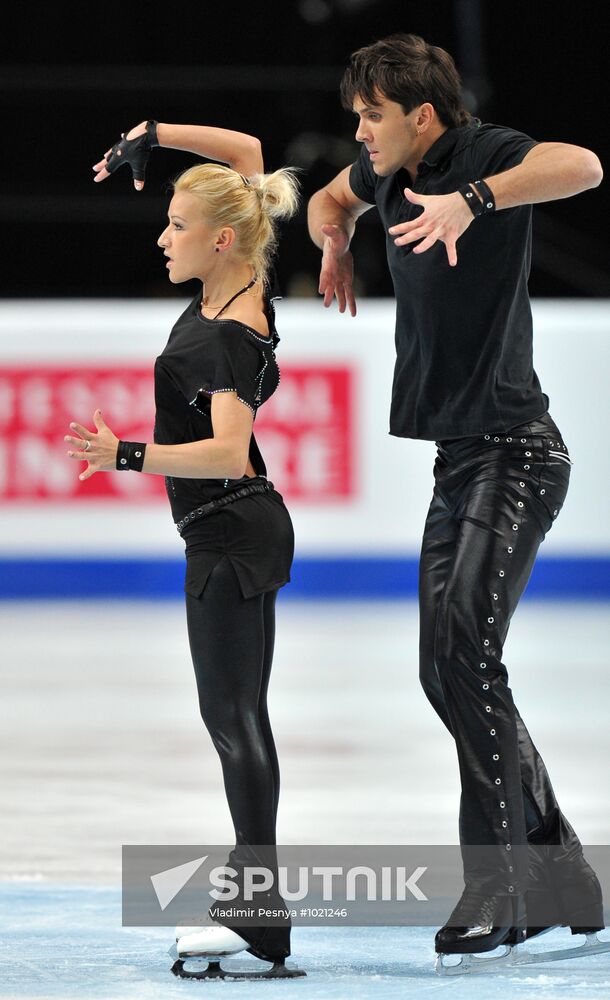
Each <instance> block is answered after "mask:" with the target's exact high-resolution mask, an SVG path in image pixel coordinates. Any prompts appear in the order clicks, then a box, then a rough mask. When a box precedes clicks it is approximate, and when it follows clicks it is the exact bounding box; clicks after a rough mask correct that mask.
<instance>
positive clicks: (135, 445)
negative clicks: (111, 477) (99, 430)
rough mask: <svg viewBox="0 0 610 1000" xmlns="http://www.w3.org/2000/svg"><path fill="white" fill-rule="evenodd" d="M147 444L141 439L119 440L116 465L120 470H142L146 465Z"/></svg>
mask: <svg viewBox="0 0 610 1000" xmlns="http://www.w3.org/2000/svg"><path fill="white" fill-rule="evenodd" d="M145 454H146V445H145V444H142V442H140V441H119V447H118V448H117V453H116V467H117V469H119V471H120V472H127V470H128V469H131V470H132V472H141V471H142V466H143V465H144V455H145Z"/></svg>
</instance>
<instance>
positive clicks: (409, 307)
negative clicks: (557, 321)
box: [350, 119, 549, 441]
mask: <svg viewBox="0 0 610 1000" xmlns="http://www.w3.org/2000/svg"><path fill="white" fill-rule="evenodd" d="M535 145H536V142H535V140H534V139H531V138H530V137H529V136H527V135H524V134H523V133H522V132H514V131H513V130H512V129H508V128H502V127H500V126H498V125H481V124H480V123H479V122H478V120H477V119H473V120H472V121H471V123H469V124H468V125H463V126H461V127H460V128H452V129H448V130H447V131H446V132H444V133H443V134H442V135H441V136H440V138H439V139H437V141H436V142H435V143H434V145H433V146H431V147H430V149H429V150H428V152H427V153H426V155H425V157H424V158H423V160H422V162H421V163H420V164H419V167H418V172H417V177H416V178H415V181H414V183H411V178H410V177H409V174H408V173H407V171H405V170H399V171H398V172H397V173H395V174H391V175H390V176H389V177H378V176H377V175H376V174H375V172H374V170H373V168H372V165H371V161H370V159H369V156H368V153H367V151H366V148H365V147H363V148H362V152H361V155H360V159H359V160H357V161H356V163H354V165H353V166H352V168H351V172H350V186H351V188H352V190H353V191H354V193H355V194H356V196H357V197H358V198H361V199H362V200H363V201H366V202H369V204H371V205H373V204H375V205H377V208H378V210H379V214H380V216H381V221H382V223H383V226H384V228H385V230H386V251H387V257H388V264H389V267H390V272H391V275H392V280H393V282H394V290H395V295H396V337H395V341H396V354H397V358H396V367H395V369H394V384H393V387H392V406H391V411H390V434H394V435H396V436H397V437H411V438H423V439H426V440H432V441H434V440H437V441H438V440H442V439H444V438H452V437H462V436H468V435H475V434H482V433H487V432H489V431H505V430H509V428H511V427H515V426H516V425H517V424H522V423H525V422H526V421H527V420H532V419H533V418H534V417H537V416H539V415H540V414H542V413H545V412H546V411H547V409H548V403H549V401H548V397H547V396H546V395H544V393H543V392H542V391H541V388H540V383H539V381H538V377H537V375H536V373H535V371H534V369H533V365H532V315H531V310H530V303H529V296H528V292H527V280H528V277H529V271H530V260H531V241H532V209H531V206H530V205H524V206H520V207H518V208H510V209H503V210H502V211H498V212H494V213H491V214H490V215H483V216H480V217H479V218H478V219H474V220H473V222H472V224H471V225H470V226H469V227H468V229H467V230H466V232H465V233H464V234H463V235H462V236H461V237H460V239H459V240H458V243H457V254H458V262H457V265H456V266H455V267H450V266H449V263H448V261H447V250H446V247H445V245H444V243H441V242H440V241H439V242H438V243H436V244H435V245H434V246H433V247H431V249H430V250H427V251H425V253H422V254H414V253H413V252H412V248H413V244H410V245H407V246H402V247H397V246H396V245H395V243H394V239H393V237H391V236H390V235H389V233H388V232H387V230H388V228H389V226H392V225H394V224H396V223H397V222H405V221H406V220H408V219H412V218H416V217H417V215H419V214H420V213H421V211H422V209H421V207H420V206H419V205H412V204H411V203H410V202H408V201H407V200H406V199H405V197H404V194H403V192H404V188H405V187H411V188H412V189H413V190H414V191H416V192H417V193H419V194H448V193H450V192H452V191H456V190H457V189H458V188H459V187H461V186H462V185H463V184H466V183H468V181H474V180H478V179H479V178H485V177H491V176H493V175H494V174H499V173H501V172H502V171H503V170H508V169H509V168H510V167H514V166H516V165H517V164H518V163H520V162H521V160H522V159H523V157H524V156H525V154H526V153H527V152H528V151H529V150H530V149H532V147H533V146H535Z"/></svg>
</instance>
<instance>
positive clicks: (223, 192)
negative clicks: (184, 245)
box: [173, 163, 299, 281]
mask: <svg viewBox="0 0 610 1000" xmlns="http://www.w3.org/2000/svg"><path fill="white" fill-rule="evenodd" d="M173 187H174V191H186V192H188V194H192V195H195V197H196V198H198V199H199V202H200V204H201V211H202V214H203V216H204V217H205V220H206V222H208V223H209V225H211V226H212V227H214V228H216V227H218V228H219V229H221V228H222V227H223V226H231V228H232V229H234V230H235V244H234V245H235V253H236V254H237V256H238V257H239V259H240V260H243V261H246V262H247V263H248V264H251V265H252V267H253V268H254V273H255V275H256V276H257V278H258V279H259V280H261V281H264V280H265V279H266V277H267V273H268V271H269V266H270V263H271V258H272V255H273V251H274V250H275V247H276V244H277V235H276V231H275V222H276V221H277V220H279V219H289V218H290V216H291V215H294V213H295V211H296V209H297V206H298V201H299V186H298V181H297V179H296V176H295V174H294V172H293V170H292V169H291V168H290V167H282V168H281V170H275V171H274V172H273V173H271V174H254V176H252V177H250V178H245V177H243V176H242V174H238V173H237V171H236V170H232V169H231V168H230V167H225V166H222V165H220V164H217V163H200V164H197V165H196V166H194V167H189V169H188V170H185V171H184V173H182V174H180V176H179V177H177V178H176V180H175V181H174V184H173Z"/></svg>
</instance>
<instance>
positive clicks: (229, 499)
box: [176, 480, 275, 535]
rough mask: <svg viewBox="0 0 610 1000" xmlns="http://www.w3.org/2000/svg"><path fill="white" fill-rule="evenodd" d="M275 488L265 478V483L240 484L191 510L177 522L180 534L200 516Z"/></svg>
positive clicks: (205, 515) (214, 512) (206, 515)
mask: <svg viewBox="0 0 610 1000" xmlns="http://www.w3.org/2000/svg"><path fill="white" fill-rule="evenodd" d="M273 489H275V487H274V485H273V483H271V482H269V480H265V482H264V483H248V484H247V485H246V486H240V487H239V489H237V490H232V491H231V493H225V495H224V496H221V497H218V498H217V499H216V500H210V501H209V502H208V503H204V504H202V506H201V507H196V508H195V510H191V511H189V513H188V514H185V516H184V517H183V518H182V520H181V521H177V522H176V529H177V531H178V534H180V535H181V534H182V532H183V530H184V528H186V526H187V524H190V523H191V521H198V520H199V518H200V517H209V515H210V514H216V513H217V512H218V511H219V510H221V509H222V508H223V507H226V506H227V504H230V503H235V501H236V500H241V499H242V497H249V496H252V494H253V493H269V491H270V490H273Z"/></svg>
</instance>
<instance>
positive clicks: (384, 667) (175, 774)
mask: <svg viewBox="0 0 610 1000" xmlns="http://www.w3.org/2000/svg"><path fill="white" fill-rule="evenodd" d="M608 617H609V616H608V605H607V604H579V603H561V604H560V603H556V602H549V603H546V602H533V601H530V602H525V603H523V604H522V606H521V607H520V608H519V610H518V611H517V613H516V615H515V617H514V619H513V624H512V626H511V633H510V635H509V638H508V640H507V643H506V646H505V651H504V657H503V659H504V662H505V663H506V664H507V666H508V668H509V673H510V676H511V688H512V690H513V693H514V696H515V700H516V702H517V704H518V706H519V709H520V712H521V714H522V716H523V718H524V720H525V722H526V724H527V725H528V728H529V729H530V731H531V733H532V736H533V738H534V741H535V742H536V744H537V746H538V748H539V750H540V751H541V753H542V756H543V757H544V759H545V761H546V763H547V766H548V768H549V771H550V774H551V777H552V780H553V784H554V787H555V791H556V793H557V796H558V798H559V800H560V802H561V804H562V808H563V809H564V811H565V813H566V815H567V816H568V818H569V819H570V820H571V821H572V823H573V824H574V825H575V827H576V829H577V831H578V833H579V835H580V837H581V839H582V841H583V842H584V843H585V844H608V843H610V804H609V801H608V775H607V762H608V757H609V751H610V727H609V726H608V721H607V719H608V698H609V694H610V679H609V677H608V656H607V649H606V645H607V635H608ZM0 635H1V637H2V638H1V646H2V650H1V653H2V665H3V666H2V673H3V697H2V708H1V713H2V714H1V725H0V745H1V750H2V759H3V762H4V767H3V768H2V772H1V775H0V801H1V802H2V804H3V810H2V812H3V815H2V821H1V827H2V833H1V844H2V854H1V856H0V881H2V886H1V893H0V899H1V903H0V926H1V928H2V930H1V934H0V996H2V997H24V998H26V997H36V998H43V997H54V998H55V997H65V998H78V1000H85V998H88V997H91V998H94V997H95V998H100V1000H101V998H103V1000H110V998H117V1000H118V998H121V1000H123V998H131V997H133V998H155V1000H156V998H173V997H178V996H180V997H185V996H188V997H190V996H192V995H194V994H197V996H199V994H200V992H201V991H203V990H209V989H212V990H213V991H214V992H215V995H216V994H217V993H218V992H219V991H223V996H224V995H226V991H228V993H229V995H233V993H234V992H235V994H236V995H239V996H240V997H250V996H254V995H256V996H259V995H261V994H262V992H263V991H269V990H270V991H272V992H273V995H274V996H275V995H276V994H277V995H278V996H279V995H280V994H281V996H282V997H283V998H284V997H286V998H288V997H290V998H293V997H297V996H303V997H305V998H307V1000H313V998H325V997H327V998H329V1000H339V998H341V1000H344V998H345V1000H348V998H350V1000H351V998H355V997H363V998H364V997H372V998H380V1000H381V998H386V997H387V998H394V997H405V996H414V997H415V996H441V995H442V996H443V997H444V996H451V998H452V1000H462V998H466V997H477V998H479V997H481V998H483V997H485V998H488V997H489V998H495V997H500V996H502V997H515V998H522V997H540V998H545V1000H553V998H555V997H557V998H559V997H562V998H563V997H565V998H579V997H587V998H595V1000H598V998H599V1000H602V998H607V997H609V996H610V955H606V956H597V957H596V956H593V957H589V958H587V959H578V960H575V961H572V962H569V963H561V964H559V963H557V964H552V965H549V964H547V965H544V966H542V965H540V966H532V967H528V968H526V969H521V970H518V971H512V972H502V973H494V974H487V975H477V976H476V977H475V976H468V977H461V978H454V979H440V978H438V977H436V976H435V974H434V953H433V929H432V928H408V927H405V928H335V927H331V928H323V927H314V928H302V927H297V928H295V931H294V938H293V958H292V961H294V962H295V963H298V964H299V965H301V966H302V967H303V968H305V969H306V970H307V973H308V977H307V979H303V980H294V981H293V982H283V983H263V982H256V983H223V984H212V983H188V982H181V981H178V980H175V979H173V977H171V976H170V975H169V972H168V969H169V966H170V964H171V962H170V959H169V958H168V956H167V949H168V948H169V946H170V944H171V931H170V930H169V929H167V930H166V929H163V928H121V926H120V888H119V885H120V869H121V845H122V844H205V843H210V844H213V843H217V844H220V843H228V842H230V839H231V827H230V821H229V816H228V811H227V808H226V804H225V800H224V793H223V789H222V782H221V776H220V767H219V764H218V761H217V758H216V755H215V752H214V750H213V748H212V747H211V744H210V741H209V738H208V736H207V733H206V732H205V730H204V729H203V725H202V723H201V721H200V719H199V716H198V709H197V702H196V698H195V684H194V678H193V675H192V668H191V665H190V659H189V653H188V644H187V638H186V627H185V622H184V611H183V608H182V606H181V604H179V603H176V604H174V603H167V604H165V603H150V604H148V603H132V604H123V605H118V604H114V603H108V604H104V605H102V604H96V603H88V602H80V603H79V602H74V603H71V604H67V603H62V602H57V603H52V602H49V603H44V604H37V603H31V602H28V603H26V602H24V603H12V604H11V603H7V604H3V605H0ZM271 714H272V721H273V725H274V729H275V735H276V739H277V743H278V749H279V753H280V760H281V765H282V780H283V792H282V798H281V802H280V817H279V828H278V840H279V842H280V843H286V844H288V843H300V844H308V843H309V844H311V843H344V844H357V843H363V844H384V843H385V844H401V843H403V844H408V843H410V844H423V843H429V844H444V843H449V844H451V843H456V841H457V809H458V799H459V784H458V770H457V763H456V760H455V754H454V749H453V745H452V741H451V739H450V737H449V735H448V734H447V733H446V731H445V729H444V727H443V726H442V725H441V723H440V722H439V721H438V720H437V718H436V716H435V715H434V713H433V711H432V709H431V708H430V707H429V705H428V703H427V701H426V699H425V697H424V695H423V694H422V692H421V691H420V689H419V684H418V679H417V609H416V606H415V605H414V604H413V603H409V602H396V603H384V604H381V603H380V604H375V603H366V604H365V603H363V604H356V603H354V602H350V603H336V602H326V603H318V602H313V601H311V602H307V603H302V604H297V603H292V602H288V601H286V602H282V601H281V599H280V603H279V607H278V637H277V644H276V656H275V667H274V676H273V678H272V689H271ZM562 933H563V932H560V931H558V932H553V935H552V936H551V935H547V936H546V937H545V939H544V946H545V947H551V946H553V944H558V943H559V939H557V940H556V941H553V939H552V938H555V937H556V936H557V935H561V934H562Z"/></svg>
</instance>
